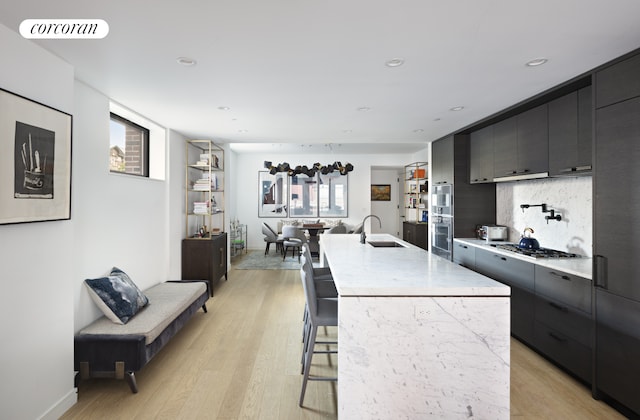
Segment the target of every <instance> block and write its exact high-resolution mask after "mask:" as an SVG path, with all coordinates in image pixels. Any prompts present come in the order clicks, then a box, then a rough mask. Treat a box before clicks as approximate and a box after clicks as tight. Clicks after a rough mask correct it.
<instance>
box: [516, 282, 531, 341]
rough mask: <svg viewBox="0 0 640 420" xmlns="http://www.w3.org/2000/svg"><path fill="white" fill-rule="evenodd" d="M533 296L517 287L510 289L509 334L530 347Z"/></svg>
mask: <svg viewBox="0 0 640 420" xmlns="http://www.w3.org/2000/svg"><path fill="white" fill-rule="evenodd" d="M535 299H536V297H535V295H534V294H533V293H529V292H527V291H526V290H524V289H520V288H519V287H511V334H512V335H514V336H515V337H518V338H519V339H520V340H521V341H524V342H525V343H527V344H529V345H532V344H533V342H534V334H533V322H534V318H533V314H534V313H535Z"/></svg>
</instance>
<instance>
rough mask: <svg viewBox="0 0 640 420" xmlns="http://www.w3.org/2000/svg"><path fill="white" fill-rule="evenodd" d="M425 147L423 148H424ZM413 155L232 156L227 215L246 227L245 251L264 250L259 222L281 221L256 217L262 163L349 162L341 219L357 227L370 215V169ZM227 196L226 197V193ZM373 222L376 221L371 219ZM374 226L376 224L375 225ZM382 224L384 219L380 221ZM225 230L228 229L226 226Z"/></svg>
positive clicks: (402, 162) (400, 163)
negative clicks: (346, 204) (230, 204)
mask: <svg viewBox="0 0 640 420" xmlns="http://www.w3.org/2000/svg"><path fill="white" fill-rule="evenodd" d="M425 147H426V145H425ZM413 157H414V156H412V155H407V154H398V155H339V156H337V155H331V154H326V155H322V154H286V155H285V154H279V153H278V154H275V153H274V154H265V153H260V154H254V153H241V154H237V155H235V160H236V164H235V165H234V168H233V170H232V173H233V175H232V176H233V177H234V182H233V184H232V185H234V187H233V188H234V190H235V191H234V193H235V196H236V198H235V200H236V203H237V207H236V209H235V212H233V213H231V214H229V215H228V216H229V218H228V219H227V220H230V219H231V218H232V217H236V218H238V220H239V221H240V223H243V224H247V227H248V245H247V246H248V248H249V249H264V239H263V238H264V235H263V234H262V230H261V226H262V222H267V223H269V224H270V225H271V226H272V227H274V228H275V227H276V226H277V224H278V221H279V220H280V218H275V217H274V218H259V217H258V197H259V194H258V171H264V170H266V169H264V161H265V160H268V161H271V162H273V163H274V165H275V164H277V163H280V162H289V164H291V165H292V166H295V165H298V164H300V165H312V164H313V163H314V162H333V161H336V160H339V161H341V162H342V163H346V162H350V163H351V164H353V166H354V170H353V172H350V173H349V209H348V211H349V216H348V217H347V218H344V220H345V223H349V224H352V225H355V224H358V223H360V222H361V221H362V219H363V218H364V217H365V216H366V215H368V214H371V212H372V211H371V197H370V196H371V183H372V182H371V167H376V166H378V167H379V166H403V165H405V164H407V163H409V162H412V160H411V159H412V158H413ZM225 195H226V194H225ZM370 221H371V219H368V220H367V224H366V226H367V232H370V230H369V229H370V226H372V225H371V223H370ZM374 222H375V220H374ZM376 223H377V222H376ZM382 223H383V225H384V224H385V220H384V219H382ZM227 228H228V226H227Z"/></svg>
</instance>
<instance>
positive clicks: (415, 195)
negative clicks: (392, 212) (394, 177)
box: [404, 162, 429, 223]
mask: <svg viewBox="0 0 640 420" xmlns="http://www.w3.org/2000/svg"><path fill="white" fill-rule="evenodd" d="M427 165H428V164H427V162H414V163H410V164H409V165H405V167H404V220H405V222H414V223H422V222H424V223H426V222H427V221H428V211H429V191H428V178H427V174H428V171H427Z"/></svg>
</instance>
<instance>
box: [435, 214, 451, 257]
mask: <svg viewBox="0 0 640 420" xmlns="http://www.w3.org/2000/svg"><path fill="white" fill-rule="evenodd" d="M431 219H432V221H433V223H432V225H433V229H432V230H431V232H432V233H431V252H432V253H434V254H436V255H439V256H441V257H443V258H446V259H448V260H450V259H451V249H452V247H453V218H452V217H451V216H446V215H437V216H432V217H431Z"/></svg>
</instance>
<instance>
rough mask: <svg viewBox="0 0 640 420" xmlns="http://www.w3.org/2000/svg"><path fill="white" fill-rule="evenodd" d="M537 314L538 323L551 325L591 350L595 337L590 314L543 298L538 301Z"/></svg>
mask: <svg viewBox="0 0 640 420" xmlns="http://www.w3.org/2000/svg"><path fill="white" fill-rule="evenodd" d="M535 314H536V321H538V322H541V323H543V324H546V325H551V326H553V328H555V329H556V330H557V331H558V332H561V333H562V334H565V335H566V336H568V337H569V338H571V339H573V340H576V341H578V342H579V343H581V344H582V345H583V346H585V347H588V348H591V345H592V344H591V343H592V340H593V337H592V334H591V331H592V327H591V326H592V322H591V318H590V315H589V314H586V313H583V312H580V311H578V310H576V309H574V308H572V307H570V306H567V305H565V304H563V303H560V302H557V301H554V300H552V299H546V298H544V297H542V296H538V297H537V299H536V308H535Z"/></svg>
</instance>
